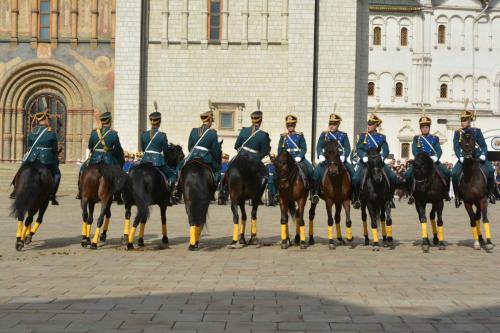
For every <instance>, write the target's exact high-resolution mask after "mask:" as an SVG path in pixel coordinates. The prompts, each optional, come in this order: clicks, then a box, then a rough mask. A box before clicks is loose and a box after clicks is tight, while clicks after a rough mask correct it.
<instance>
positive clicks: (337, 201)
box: [320, 140, 353, 250]
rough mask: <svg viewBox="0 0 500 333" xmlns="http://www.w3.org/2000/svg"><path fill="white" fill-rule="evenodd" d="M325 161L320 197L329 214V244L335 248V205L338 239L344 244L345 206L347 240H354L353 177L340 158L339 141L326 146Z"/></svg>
mask: <svg viewBox="0 0 500 333" xmlns="http://www.w3.org/2000/svg"><path fill="white" fill-rule="evenodd" d="M325 158H326V161H325V162H324V163H326V164H327V169H326V171H325V173H324V175H323V178H322V185H323V186H322V188H323V189H322V191H321V193H320V197H321V198H322V199H323V200H325V206H326V213H327V214H328V246H329V248H330V249H332V250H333V249H335V247H336V244H335V242H334V240H333V220H334V219H333V217H332V207H333V205H335V228H336V232H337V241H338V242H339V243H340V244H341V245H343V244H344V240H343V238H342V231H341V228H340V214H341V212H342V207H344V211H345V217H346V221H345V224H346V233H347V241H349V242H351V241H352V240H353V236H352V221H351V205H350V198H351V179H350V176H349V172H348V171H347V170H346V168H345V167H344V166H343V164H342V162H341V160H340V152H339V150H338V142H337V141H336V140H333V141H330V142H328V143H327V144H326V146H325Z"/></svg>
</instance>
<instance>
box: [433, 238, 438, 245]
mask: <svg viewBox="0 0 500 333" xmlns="http://www.w3.org/2000/svg"><path fill="white" fill-rule="evenodd" d="M432 243H433V244H434V245H439V238H437V236H434V238H433V239H432Z"/></svg>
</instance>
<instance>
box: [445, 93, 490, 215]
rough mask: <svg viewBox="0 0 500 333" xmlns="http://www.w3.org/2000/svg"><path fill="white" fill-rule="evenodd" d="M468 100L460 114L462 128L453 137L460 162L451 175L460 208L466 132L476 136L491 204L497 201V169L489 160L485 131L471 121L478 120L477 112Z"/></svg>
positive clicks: (456, 200) (478, 154) (456, 164)
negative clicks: (459, 185)
mask: <svg viewBox="0 0 500 333" xmlns="http://www.w3.org/2000/svg"><path fill="white" fill-rule="evenodd" d="M468 102H469V101H468V100H467V101H466V102H465V108H464V111H463V112H462V113H461V114H460V124H461V126H462V128H460V129H458V130H456V131H455V136H454V137H453V149H454V151H455V155H456V156H457V158H458V162H457V163H455V166H454V167H453V170H452V171H451V177H452V181H453V191H454V193H455V206H456V207H457V208H458V207H460V205H461V204H462V198H461V197H460V194H459V191H458V183H459V181H460V177H461V175H462V163H463V162H464V154H463V151H462V147H461V143H462V138H463V136H464V135H465V134H466V133H470V134H472V135H473V136H474V137H475V140H476V149H475V152H474V155H475V158H477V159H479V161H480V162H481V168H482V170H483V171H484V173H485V175H486V177H487V179H488V198H489V201H490V203H491V204H494V203H495V202H496V198H495V195H496V182H495V169H494V168H493V165H492V164H491V162H490V161H488V160H487V158H486V157H487V156H488V146H487V145H486V141H485V140H484V136H483V132H481V129H480V128H477V127H472V126H471V123H472V122H473V121H474V120H476V114H475V112H472V111H470V110H467V104H468Z"/></svg>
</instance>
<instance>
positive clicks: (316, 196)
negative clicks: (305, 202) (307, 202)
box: [311, 194, 319, 204]
mask: <svg viewBox="0 0 500 333" xmlns="http://www.w3.org/2000/svg"><path fill="white" fill-rule="evenodd" d="M311 202H312V203H313V204H317V203H318V202H319V195H318V194H313V195H312V196H311Z"/></svg>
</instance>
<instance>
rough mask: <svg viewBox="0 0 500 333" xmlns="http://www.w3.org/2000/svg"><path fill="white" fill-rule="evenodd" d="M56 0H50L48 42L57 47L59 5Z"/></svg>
mask: <svg viewBox="0 0 500 333" xmlns="http://www.w3.org/2000/svg"><path fill="white" fill-rule="evenodd" d="M57 3H58V1H57V0H52V2H51V4H50V5H51V8H50V44H51V46H52V47H53V48H54V47H57V39H58V26H59V6H58V4H57Z"/></svg>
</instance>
